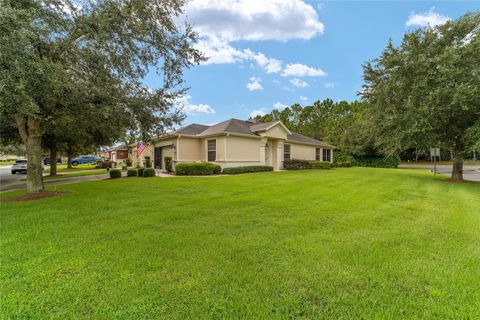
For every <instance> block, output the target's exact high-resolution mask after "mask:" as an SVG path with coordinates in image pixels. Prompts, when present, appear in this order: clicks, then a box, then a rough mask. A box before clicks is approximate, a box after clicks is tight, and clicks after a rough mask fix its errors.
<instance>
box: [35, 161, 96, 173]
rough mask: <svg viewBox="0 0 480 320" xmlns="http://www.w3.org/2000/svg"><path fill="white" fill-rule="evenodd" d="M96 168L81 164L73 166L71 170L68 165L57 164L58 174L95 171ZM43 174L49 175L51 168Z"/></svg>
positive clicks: (93, 165)
mask: <svg viewBox="0 0 480 320" xmlns="http://www.w3.org/2000/svg"><path fill="white" fill-rule="evenodd" d="M95 167H96V165H95V164H91V163H90V164H89V163H86V164H79V165H77V166H72V167H71V168H68V167H67V164H66V163H62V164H57V172H75V171H81V170H94V169H96V168H95ZM43 172H45V173H49V172H50V168H46V169H45V170H43Z"/></svg>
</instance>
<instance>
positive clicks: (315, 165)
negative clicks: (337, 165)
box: [311, 161, 332, 170]
mask: <svg viewBox="0 0 480 320" xmlns="http://www.w3.org/2000/svg"><path fill="white" fill-rule="evenodd" d="M311 165H312V169H324V170H328V169H332V164H331V163H330V162H326V161H314V162H313V161H312V162H311Z"/></svg>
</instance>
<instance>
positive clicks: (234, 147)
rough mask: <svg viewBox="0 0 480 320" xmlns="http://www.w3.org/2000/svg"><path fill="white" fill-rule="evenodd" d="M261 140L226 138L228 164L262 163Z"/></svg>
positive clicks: (230, 136)
mask: <svg viewBox="0 0 480 320" xmlns="http://www.w3.org/2000/svg"><path fill="white" fill-rule="evenodd" d="M260 140H261V139H257V138H244V137H238V136H232V135H229V136H227V137H226V144H227V150H226V159H227V161H228V162H244V163H246V162H255V163H259V162H260V149H259V147H260Z"/></svg>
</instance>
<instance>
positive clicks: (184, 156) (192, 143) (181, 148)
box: [175, 136, 203, 162]
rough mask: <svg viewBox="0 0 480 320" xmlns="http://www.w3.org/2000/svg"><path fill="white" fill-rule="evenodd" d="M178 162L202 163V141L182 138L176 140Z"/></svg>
mask: <svg viewBox="0 0 480 320" xmlns="http://www.w3.org/2000/svg"><path fill="white" fill-rule="evenodd" d="M175 143H176V149H177V159H175V160H176V161H177V162H195V161H202V160H203V159H202V155H203V151H202V147H203V146H202V139H198V138H191V137H185V136H180V137H179V138H177V139H176V142H175Z"/></svg>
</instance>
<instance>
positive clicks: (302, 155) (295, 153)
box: [285, 142, 317, 160]
mask: <svg viewBox="0 0 480 320" xmlns="http://www.w3.org/2000/svg"><path fill="white" fill-rule="evenodd" d="M285 144H290V145H291V147H290V158H291V159H301V160H315V148H317V147H315V146H311V145H305V144H298V143H292V142H285Z"/></svg>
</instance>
